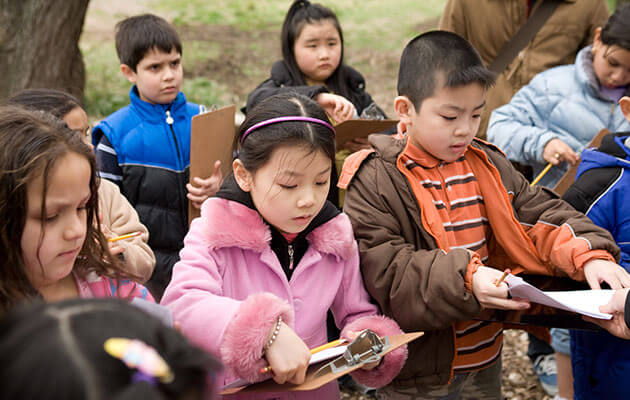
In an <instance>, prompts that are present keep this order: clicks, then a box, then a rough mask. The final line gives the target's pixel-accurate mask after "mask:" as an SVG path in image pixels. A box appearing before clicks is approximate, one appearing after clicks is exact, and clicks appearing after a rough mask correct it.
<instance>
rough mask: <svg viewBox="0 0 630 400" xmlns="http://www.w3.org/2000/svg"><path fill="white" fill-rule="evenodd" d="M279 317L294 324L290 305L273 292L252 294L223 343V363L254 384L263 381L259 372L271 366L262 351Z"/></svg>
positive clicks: (233, 320) (233, 322)
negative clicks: (263, 356) (268, 365)
mask: <svg viewBox="0 0 630 400" xmlns="http://www.w3.org/2000/svg"><path fill="white" fill-rule="evenodd" d="M279 316H282V321H283V322H284V323H285V324H287V325H289V326H290V325H292V324H293V310H292V309H291V306H290V305H289V303H287V302H286V301H285V300H282V299H280V298H278V297H276V296H274V295H273V294H270V293H256V294H252V295H251V296H249V297H247V299H246V300H245V301H243V303H242V304H241V305H240V307H239V309H238V311H237V313H236V315H235V317H234V318H233V319H232V320H231V321H230V323H229V324H228V326H227V327H226V328H225V334H224V336H223V343H221V360H223V362H224V363H225V365H226V366H227V367H228V368H230V369H232V370H233V371H234V372H235V373H236V375H238V376H240V377H241V378H243V379H246V380H248V381H250V382H256V381H259V380H261V378H262V377H263V375H262V374H260V372H259V371H260V369H261V368H264V367H265V366H267V362H266V361H265V360H264V359H263V358H262V357H261V355H262V351H263V348H264V346H265V342H266V340H267V335H268V333H269V331H270V330H271V329H272V328H273V327H274V325H275V324H276V322H277V321H278V317H279Z"/></svg>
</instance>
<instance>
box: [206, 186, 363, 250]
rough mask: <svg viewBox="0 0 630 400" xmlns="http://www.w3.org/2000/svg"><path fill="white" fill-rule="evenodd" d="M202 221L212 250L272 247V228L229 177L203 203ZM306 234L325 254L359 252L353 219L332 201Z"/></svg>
mask: <svg viewBox="0 0 630 400" xmlns="http://www.w3.org/2000/svg"><path fill="white" fill-rule="evenodd" d="M201 218H202V220H203V226H204V233H205V237H206V239H207V240H208V243H209V244H208V246H209V248H210V249H220V248H225V247H233V246H236V247H240V248H242V249H247V250H252V251H256V252H259V253H262V252H263V251H264V250H265V249H266V248H268V247H269V246H270V244H271V236H272V235H271V228H270V227H269V225H268V224H267V223H266V222H265V221H264V220H263V218H262V217H261V216H260V213H259V212H258V211H257V210H256V209H255V207H254V204H253V202H252V201H251V197H250V196H249V195H248V193H246V192H243V191H242V190H240V188H238V185H236V182H235V180H234V178H233V176H232V177H228V179H227V180H226V182H224V184H223V185H222V187H221V190H220V191H219V192H218V193H217V196H216V197H213V198H211V199H209V200H207V201H206V202H205V203H204V204H203V206H202V207H201ZM305 233H306V240H307V241H308V242H309V243H310V244H311V245H312V246H313V247H315V249H316V250H317V251H319V252H321V253H326V254H332V255H334V256H336V257H338V258H340V259H342V260H346V259H348V258H350V257H352V255H353V254H354V252H355V251H356V245H355V242H354V235H353V233H352V226H351V224H350V220H349V219H348V217H347V216H346V215H345V214H341V213H340V212H339V210H337V208H336V207H335V206H334V205H332V204H331V203H329V202H326V204H325V205H324V207H323V208H322V210H321V211H320V212H319V214H318V215H317V216H316V217H315V218H314V219H313V221H312V222H311V223H310V224H309V226H308V227H307V228H306V229H305Z"/></svg>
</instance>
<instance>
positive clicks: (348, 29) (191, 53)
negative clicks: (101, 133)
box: [81, 0, 445, 120]
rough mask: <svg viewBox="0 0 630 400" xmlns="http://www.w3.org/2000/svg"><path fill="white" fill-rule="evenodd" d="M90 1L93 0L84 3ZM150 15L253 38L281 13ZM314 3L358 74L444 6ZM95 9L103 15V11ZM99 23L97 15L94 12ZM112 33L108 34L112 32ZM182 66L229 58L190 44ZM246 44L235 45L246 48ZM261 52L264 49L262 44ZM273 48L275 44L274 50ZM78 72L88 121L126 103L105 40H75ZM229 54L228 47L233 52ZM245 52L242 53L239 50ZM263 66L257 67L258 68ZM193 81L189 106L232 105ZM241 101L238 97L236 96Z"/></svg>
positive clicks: (159, 2) (205, 4)
mask: <svg viewBox="0 0 630 400" xmlns="http://www.w3.org/2000/svg"><path fill="white" fill-rule="evenodd" d="M92 1H93V2H96V1H99V0H92ZM145 2H146V4H147V6H148V8H149V10H150V12H153V13H156V14H158V15H162V16H165V17H166V18H167V19H169V20H170V21H171V22H172V23H173V24H174V25H175V26H176V27H178V28H183V27H186V28H187V29H190V28H192V29H194V28H195V27H198V28H199V29H203V28H204V27H209V26H217V25H219V26H229V27H233V28H236V29H238V30H239V31H244V32H248V33H251V37H254V38H255V32H256V31H257V30H277V31H278V32H279V30H280V27H281V25H282V21H283V19H284V16H285V14H286V11H287V10H288V6H289V4H290V1H288V0H240V1H234V0H213V1H205V0H204V1H201V0H146V1H145ZM321 3H322V4H324V5H326V6H328V7H330V8H331V9H332V10H333V11H334V12H335V13H336V14H337V15H338V18H339V20H340V22H341V24H342V27H343V29H344V36H345V42H346V54H347V60H348V62H349V63H350V64H351V65H354V66H356V67H357V68H358V69H359V70H361V71H362V72H363V71H364V70H365V73H367V74H369V73H370V72H371V71H373V70H374V68H378V66H374V65H373V63H371V62H370V60H365V59H362V58H361V57H362V54H363V53H364V51H363V50H366V49H371V50H372V51H384V52H393V51H396V52H397V51H400V50H401V49H402V48H403V46H404V43H405V42H406V41H407V40H408V39H409V38H411V37H413V36H414V35H415V34H416V33H418V32H417V31H418V26H419V25H420V24H422V23H423V22H425V21H426V20H427V19H433V20H435V19H436V18H438V16H439V15H440V13H441V12H442V9H443V7H444V3H445V0H425V1H422V2H418V1H416V0H397V1H392V2H384V1H381V0H363V1H360V0H344V1H343V2H339V1H331V0H323V1H321ZM105 10H106V11H103V10H102V9H100V10H97V11H95V13H96V12H98V13H101V14H102V13H104V12H110V10H109V9H108V8H107V7H106V8H105ZM117 12H118V11H116V10H111V15H110V18H111V16H115V19H120V18H122V16H121V15H119V14H118V13H117ZM95 15H97V16H98V17H99V19H101V17H102V16H101V15H100V14H95ZM112 29H113V28H112ZM257 45H259V43H258V42H256V41H255V40H253V41H252V42H251V46H257ZM183 46H184V67H185V71H186V70H193V69H195V70H198V69H199V68H194V67H195V66H196V65H199V66H203V65H205V64H204V62H207V60H221V59H222V58H224V57H229V54H222V52H223V53H225V49H222V48H221V46H220V45H219V43H215V42H212V40H211V39H210V40H207V41H204V40H197V39H195V40H190V41H185V42H184V43H183ZM247 46H248V45H247V44H245V45H243V46H239V48H241V49H246V48H247ZM267 46H269V44H267ZM274 46H275V44H274ZM277 46H278V48H279V37H278V43H277ZM81 50H82V52H83V56H84V60H85V64H86V71H87V84H86V91H85V103H86V109H87V112H88V115H89V116H90V118H91V119H92V120H94V119H99V118H102V117H104V116H106V115H108V114H110V113H112V112H113V111H115V110H117V109H119V108H120V107H122V106H125V105H126V104H128V92H129V87H130V86H129V83H128V82H127V81H126V80H125V79H124V77H123V76H122V74H121V73H120V70H119V65H118V60H117V57H116V52H115V49H114V43H113V39H112V37H111V35H110V36H108V37H107V38H105V39H103V40H99V41H98V43H95V40H94V39H93V38H92V42H90V40H83V41H82V42H81ZM235 51H236V49H235ZM243 51H245V50H243ZM241 57H242V55H241ZM263 64H264V65H263ZM267 64H268V62H267V61H263V62H261V63H260V64H256V63H255V62H254V63H253V64H251V63H247V65H243V68H244V69H245V71H246V75H247V76H255V77H259V76H263V75H266V74H267V71H268V70H269V67H270V65H267ZM203 75H204V76H199V74H196V75H195V76H194V77H189V76H186V77H185V79H184V86H183V89H182V90H183V91H184V93H185V94H186V97H187V98H188V99H189V100H190V101H194V102H198V103H202V104H206V105H210V104H228V103H231V102H234V101H235V99H237V100H238V99H239V98H238V96H236V95H235V94H234V93H231V91H230V88H229V86H228V85H229V82H217V81H215V80H213V79H212V71H208V72H207V73H204V74H203ZM241 97H242V96H241Z"/></svg>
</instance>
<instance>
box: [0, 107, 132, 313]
mask: <svg viewBox="0 0 630 400" xmlns="http://www.w3.org/2000/svg"><path fill="white" fill-rule="evenodd" d="M69 153H75V154H78V155H80V156H83V157H84V158H85V159H86V160H87V161H88V163H89V165H90V171H91V172H90V173H91V177H90V193H91V194H90V198H89V200H88V202H87V204H86V205H85V207H86V211H87V222H86V223H87V232H86V237H85V241H84V243H83V248H82V249H81V251H80V253H79V256H78V257H77V260H76V262H75V265H74V269H73V271H74V272H75V273H77V274H78V275H79V276H80V277H84V276H86V275H87V273H88V272H91V271H94V272H96V273H97V274H99V275H107V276H110V277H113V278H117V277H119V276H126V275H129V274H126V273H124V272H123V271H122V269H121V266H120V264H119V262H118V260H117V259H116V258H115V257H113V256H112V255H111V253H110V252H109V248H108V246H107V240H106V239H105V236H103V233H102V232H101V230H100V223H99V221H98V185H99V180H98V177H97V175H96V161H95V159H94V153H93V152H92V149H91V148H90V147H89V146H88V145H86V144H85V143H83V141H82V140H81V136H80V135H78V134H77V132H75V131H72V130H70V128H68V126H67V125H66V124H65V123H64V122H63V121H62V120H59V119H57V118H55V117H53V116H52V115H50V114H47V113H45V112H43V111H32V110H27V109H25V108H21V107H15V106H4V107H0V221H2V222H1V223H0V314H2V313H3V312H5V311H6V310H8V309H9V308H11V307H12V306H13V305H14V304H16V303H18V302H20V301H22V300H26V299H30V298H37V297H40V294H39V292H38V291H37V290H36V289H35V288H34V287H33V286H32V285H31V283H30V281H29V279H28V277H27V275H26V273H25V265H24V257H23V255H22V249H21V246H20V240H21V238H22V233H23V231H24V226H25V224H26V217H27V211H28V204H27V203H28V197H27V186H28V184H29V183H30V182H32V181H33V180H35V179H36V178H37V177H43V183H42V193H44V194H46V193H47V191H48V186H49V181H48V179H49V176H50V174H51V172H52V171H53V169H54V168H55V166H56V164H57V162H58V161H59V160H60V159H62V158H63V157H64V156H65V155H67V154H69ZM45 213H46V196H45V195H44V196H43V198H42V204H41V216H40V218H41V220H42V228H43V221H44V220H45ZM43 235H44V229H42V233H41V235H40V238H39V246H41V244H42V240H43ZM42 268H43V266H42ZM132 278H134V279H137V277H134V276H132Z"/></svg>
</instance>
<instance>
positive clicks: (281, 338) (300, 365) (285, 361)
mask: <svg viewBox="0 0 630 400" xmlns="http://www.w3.org/2000/svg"><path fill="white" fill-rule="evenodd" d="M274 328H275V325H274V326H273V327H272V328H271V329H272V330H273V329H274ZM269 336H271V332H270V333H269V335H268V337H269ZM265 358H266V359H267V362H268V363H269V366H270V367H271V376H272V377H273V380H274V381H275V382H276V383H278V384H283V383H285V382H290V383H293V384H296V385H299V384H302V383H304V379H305V377H306V370H307V368H308V362H309V360H310V359H311V352H310V351H309V349H308V347H307V346H306V344H305V343H304V342H303V341H302V339H300V337H299V336H298V335H297V334H296V333H295V331H293V329H291V327H290V326H288V325H286V324H285V323H284V322H282V323H281V324H280V331H279V332H278V336H277V337H276V340H274V342H273V343H272V344H271V346H269V348H267V351H266V352H265Z"/></svg>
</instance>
